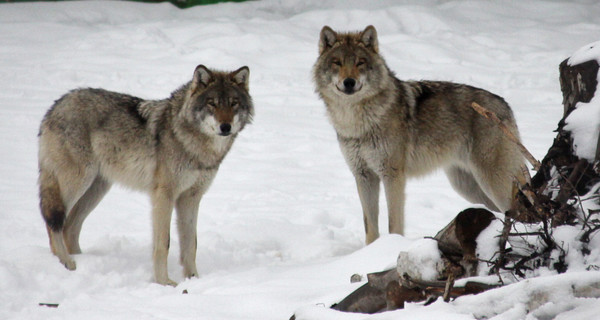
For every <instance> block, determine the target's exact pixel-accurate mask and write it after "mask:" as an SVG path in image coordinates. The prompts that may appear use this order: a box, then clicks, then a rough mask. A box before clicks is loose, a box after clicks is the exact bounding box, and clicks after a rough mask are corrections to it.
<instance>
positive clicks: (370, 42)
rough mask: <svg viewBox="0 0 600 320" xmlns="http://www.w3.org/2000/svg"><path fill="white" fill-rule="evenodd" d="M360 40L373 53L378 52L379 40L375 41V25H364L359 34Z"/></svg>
mask: <svg viewBox="0 0 600 320" xmlns="http://www.w3.org/2000/svg"><path fill="white" fill-rule="evenodd" d="M360 42H362V43H363V44H364V45H365V47H367V48H370V49H371V50H373V51H374V52H375V53H378V52H379V42H378V41H377V30H375V27H373V26H368V27H366V28H365V30H364V31H363V32H361V34H360Z"/></svg>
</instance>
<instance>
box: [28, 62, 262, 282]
mask: <svg viewBox="0 0 600 320" xmlns="http://www.w3.org/2000/svg"><path fill="white" fill-rule="evenodd" d="M248 76H249V69H248V67H242V68H240V69H238V70H237V71H234V72H231V73H228V72H219V71H214V70H210V69H208V68H206V67H205V66H203V65H199V66H198V67H196V69H195V71H194V75H193V79H192V81H190V82H188V83H187V84H185V85H183V86H182V87H181V88H179V89H178V90H176V91H174V92H173V93H172V94H171V97H170V98H168V99H164V100H156V101H151V100H142V99H140V98H137V97H133V96H129V95H125V94H121V93H115V92H110V91H106V90H102V89H78V90H74V91H71V92H69V93H68V94H66V95H64V96H63V97H62V98H60V99H59V100H57V101H56V102H55V104H54V105H53V106H52V107H51V108H50V110H49V111H48V112H47V113H46V115H45V117H44V119H43V120H42V124H41V127H40V132H39V170H40V176H39V187H40V208H41V212H42V216H43V217H44V220H45V221H46V226H47V230H48V235H49V237H50V247H51V249H52V252H53V253H54V254H55V255H56V256H58V258H59V259H60V262H61V263H63V264H64V265H65V266H66V268H67V269H69V270H74V269H75V261H74V260H73V259H72V258H71V257H70V256H69V254H76V253H80V252H81V249H80V247H79V233H80V231H81V226H82V224H83V221H84V220H85V218H86V217H87V215H88V214H89V213H90V211H92V210H93V209H94V208H95V207H96V205H97V204H98V202H99V201H100V200H101V199H102V197H103V196H104V195H105V194H106V192H107V191H108V190H109V188H110V186H111V184H112V183H113V182H118V183H121V184H123V185H125V186H128V187H130V188H133V189H138V190H143V191H146V192H148V193H149V194H150V197H151V201H152V226H153V264H154V277H155V281H156V282H158V283H160V284H168V285H175V282H173V281H172V280H170V279H169V277H168V274H167V255H168V250H169V239H170V222H171V213H172V211H173V208H175V209H176V211H177V227H178V231H179V240H180V246H181V253H180V258H181V264H182V265H183V269H184V275H185V276H186V277H194V276H197V274H198V272H197V270H196V246H197V243H196V222H197V217H198V206H199V203H200V198H201V197H202V195H203V194H204V193H205V192H206V190H207V189H208V187H209V185H210V184H211V182H212V180H213V178H214V177H215V175H216V173H217V170H218V169H219V165H220V164H221V161H222V160H223V158H224V157H225V155H226V154H227V152H228V151H229V149H230V148H231V145H232V144H233V141H234V140H235V138H236V136H237V135H238V133H239V132H240V131H241V130H242V129H243V128H244V126H245V125H246V124H248V123H250V121H251V120H252V115H253V112H254V108H253V105H252V100H251V97H250V95H249V91H248V80H249V79H248Z"/></svg>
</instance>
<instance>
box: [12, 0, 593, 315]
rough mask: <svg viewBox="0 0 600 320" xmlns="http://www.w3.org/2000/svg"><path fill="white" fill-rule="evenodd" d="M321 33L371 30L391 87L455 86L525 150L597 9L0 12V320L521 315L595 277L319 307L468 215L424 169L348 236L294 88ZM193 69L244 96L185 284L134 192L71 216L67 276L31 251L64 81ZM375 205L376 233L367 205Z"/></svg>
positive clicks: (323, 148)
mask: <svg viewBox="0 0 600 320" xmlns="http://www.w3.org/2000/svg"><path fill="white" fill-rule="evenodd" d="M326 24H327V25H330V26H331V27H333V28H334V29H339V30H348V29H350V30H359V29H363V28H364V27H365V26H366V25H368V24H373V25H375V26H376V27H377V30H378V34H379V37H380V39H379V40H380V48H381V51H382V53H383V55H384V57H385V58H386V61H387V62H388V65H389V66H390V67H391V68H392V69H393V70H394V71H395V72H396V74H397V75H398V76H399V77H400V78H403V79H434V80H451V81H456V82H463V83H467V84H470V85H474V86H477V87H482V88H485V89H488V90H490V91H492V92H494V93H496V94H499V95H501V96H503V97H505V99H506V100H507V101H508V102H509V104H510V105H511V106H512V108H513V110H514V113H515V115H516V118H517V123H518V125H519V127H520V129H521V136H522V139H523V141H524V144H525V145H526V146H527V147H528V148H529V150H530V151H531V152H532V153H533V155H534V156H536V157H537V158H542V156H543V155H544V154H545V153H546V151H547V148H548V147H549V146H550V144H551V141H552V139H553V137H554V133H553V132H552V130H554V129H555V128H556V123H557V122H558V120H559V119H560V117H561V116H562V105H561V101H562V96H561V93H560V87H559V83H558V64H559V63H560V62H561V61H562V60H563V59H565V58H567V57H568V56H569V55H570V54H572V53H573V52H574V51H575V50H576V49H578V48H580V47H581V46H583V45H585V44H587V43H591V42H594V41H597V40H598V35H600V6H599V5H598V4H595V3H594V1H576V2H567V1H518V2H517V1H510V2H508V1H485V2H483V1H482V2H474V1H433V0H431V1H416V0H415V1H393V0H383V1H362V0H361V1H358V0H349V1H343V0H339V1H333V0H290V1H276V0H264V1H250V2H245V3H241V4H219V5H213V6H204V7H195V8H191V9H187V10H179V9H177V8H175V7H173V6H171V5H169V4H155V5H149V4H139V3H128V2H112V1H111V2H104V1H101V2H97V1H93V2H66V3H65V2H63V3H20V4H12V3H3V4H0V69H1V70H2V71H1V72H0V88H1V89H0V146H1V150H2V152H1V155H0V161H1V164H2V166H0V179H2V180H1V182H2V183H0V204H1V206H0V219H1V221H2V223H0V239H1V241H0V319H107V318H111V319H192V318H193V319H287V318H289V316H290V315H291V314H292V313H294V311H296V310H298V312H299V313H298V314H299V316H304V317H305V319H366V318H368V319H393V318H401V317H411V318H415V319H431V318H443V319H471V318H472V317H473V316H472V312H479V313H477V314H482V313H484V312H485V310H483V308H484V306H486V305H490V304H491V303H492V302H494V301H498V300H500V301H504V302H505V303H504V304H503V305H505V306H506V307H505V308H502V307H498V308H497V309H495V310H497V311H494V312H495V313H494V314H500V316H499V317H500V318H502V319H521V318H524V317H525V316H524V314H525V310H527V306H521V305H519V306H517V307H515V308H512V309H511V308H510V307H508V305H510V306H512V305H513V304H514V302H516V301H515V299H516V297H518V296H517V295H515V294H513V293H515V292H535V290H536V288H540V286H542V285H545V284H547V283H550V284H555V285H556V286H559V287H561V288H568V287H570V285H571V284H575V283H579V282H578V281H582V280H581V279H582V278H584V279H585V278H586V277H590V279H596V280H597V279H598V278H600V276H599V275H598V274H597V273H591V272H590V273H576V274H573V275H569V274H567V275H563V276H553V274H552V273H551V272H549V273H548V275H546V278H543V279H539V281H538V282H536V281H535V280H536V279H534V280H532V281H530V282H528V283H527V284H523V285H522V286H523V287H516V288H515V287H507V288H505V289H504V290H505V291H502V292H500V293H492V292H490V293H487V294H485V295H482V296H476V297H469V298H465V299H459V300H458V301H456V302H455V303H452V304H444V303H441V302H438V303H435V304H434V305H432V306H429V307H422V306H421V305H419V304H415V305H410V306H409V307H407V309H406V310H400V311H395V312H392V313H388V314H381V315H375V316H365V315H347V314H340V313H337V312H333V311H330V310H327V309H326V308H323V307H322V306H321V307H320V306H318V304H323V305H329V304H330V303H333V302H336V301H338V300H339V299H341V298H342V297H344V296H345V295H346V294H348V293H349V292H351V291H352V290H353V289H354V288H356V287H357V286H359V285H360V284H350V283H349V278H350V275H352V274H353V273H362V274H365V273H367V272H374V271H379V270H382V269H384V268H386V267H390V266H392V265H393V264H394V263H395V260H396V257H397V254H398V252H399V251H400V250H401V249H402V248H406V247H407V246H409V245H410V244H411V243H412V242H413V241H414V240H416V239H419V238H420V237H422V236H426V235H433V234H434V233H435V232H437V231H438V230H439V229H441V228H442V227H443V226H444V225H445V224H446V223H448V222H449V221H450V220H451V219H452V218H453V217H454V216H455V215H456V214H457V213H458V212H459V211H461V210H462V209H464V208H466V207H468V206H471V205H470V204H469V203H468V202H466V201H465V200H463V199H462V198H460V196H458V195H457V194H456V193H455V192H454V191H452V189H451V187H450V185H449V183H448V182H447V181H446V179H445V177H444V176H443V175H442V174H441V173H436V174H433V175H431V176H429V177H427V178H424V179H422V180H416V181H411V182H410V183H409V185H408V187H407V199H408V200H407V208H406V212H407V235H406V238H405V237H400V236H384V237H383V238H382V239H380V240H379V241H377V242H376V243H374V244H373V245H371V246H369V247H366V248H365V247H364V245H363V241H364V231H363V226H362V214H361V210H360V205H359V200H358V195H357V194H356V191H355V187H354V179H353V177H352V175H351V174H350V172H349V170H348V169H347V167H346V165H345V163H344V161H343V159H342V156H341V153H340V151H339V148H338V146H337V142H336V139H335V134H334V131H333V129H332V127H331V126H330V125H329V123H328V122H327V120H326V117H325V111H324V107H323V104H322V102H321V101H319V100H318V98H317V96H316V94H314V92H313V85H312V83H311V79H310V70H311V67H312V64H313V63H314V61H315V60H316V56H317V40H318V34H319V31H320V29H321V27H322V26H323V25H326ZM200 63H202V64H205V65H207V66H210V67H215V68H220V69H229V70H233V69H237V68H238V67H240V66H242V65H248V66H249V67H250V70H251V71H250V74H251V77H250V90H251V93H252V95H253V98H254V102H255V106H256V117H255V121H254V123H253V124H252V125H251V126H250V127H248V128H247V129H246V130H245V131H244V132H242V134H240V136H239V138H238V140H237V141H236V143H235V145H234V147H233V149H232V151H231V152H230V154H229V155H228V156H227V158H226V159H225V162H224V163H223V165H222V166H221V169H220V171H219V173H218V175H217V178H216V179H215V181H214V183H213V186H212V187H211V189H210V190H209V192H208V193H207V194H206V196H205V197H204V199H203V201H202V203H201V205H200V219H199V225H198V232H199V239H198V242H199V248H198V258H197V259H198V268H199V272H200V278H198V279H192V280H185V279H183V278H182V276H181V267H180V266H179V265H178V263H177V262H178V243H177V238H176V237H173V239H172V246H171V252H170V256H169V272H170V276H171V278H172V279H174V280H176V281H179V282H181V283H180V285H179V286H178V287H176V288H171V287H162V286H159V285H156V284H153V283H151V278H152V271H151V270H152V265H151V240H150V239H151V235H150V233H151V228H150V215H149V202H148V199H147V197H146V196H145V195H143V194H139V193H135V192H132V191H129V190H125V189H121V188H118V187H113V190H112V191H111V192H110V193H109V195H108V196H107V197H106V198H105V199H104V201H103V202H102V203H101V204H100V205H99V207H98V208H97V209H96V210H95V211H94V212H93V213H92V214H91V215H90V217H89V218H88V219H87V221H86V223H85V224H84V227H83V231H82V236H81V246H82V250H83V251H84V253H83V254H82V255H79V256H77V257H75V259H76V261H77V266H78V269H77V270H76V271H74V272H69V271H67V270H66V269H64V268H63V267H62V266H61V265H60V264H59V263H58V260H57V259H56V258H55V257H54V256H52V254H51V253H50V251H49V249H48V241H47V235H46V231H45V227H44V223H43V221H42V219H41V217H40V214H39V211H38V198H37V186H36V179H37V136H36V135H37V130H38V126H39V122H40V120H41V118H42V116H43V115H44V113H45V112H46V110H47V108H48V107H49V106H50V105H51V104H52V102H53V101H54V100H55V99H57V98H58V97H60V96H61V95H62V94H64V93H65V92H66V91H67V90H70V89H73V88H76V87H103V88H106V89H109V90H114V91H121V92H126V93H130V94H134V95H138V96H140V97H144V98H149V99H150V98H152V99H154V98H164V97H166V96H168V95H169V94H170V92H171V91H172V90H174V89H176V88H177V87H178V86H179V85H181V84H182V83H184V82H186V81H188V80H189V79H190V78H191V75H192V71H193V69H194V67H195V66H196V65H198V64H200ZM381 210H382V212H383V213H382V216H381V217H380V220H381V221H382V222H384V223H382V226H381V230H382V233H384V234H385V233H386V232H385V230H386V229H387V226H386V224H385V221H386V219H387V217H386V215H385V210H386V207H385V203H384V202H383V201H382V205H381ZM517 285H519V284H517ZM525 286H528V287H527V288H524V287H525ZM184 289H187V292H188V294H186V295H184V294H182V291H183V290H184ZM527 290H529V291H527ZM559 294H560V293H559ZM553 299H554V300H552V299H551V300H550V302H548V303H554V305H549V306H547V307H546V309H544V310H546V312H547V313H546V314H547V315H552V314H561V316H562V315H564V316H563V318H564V319H572V318H575V317H576V318H578V319H593V316H594V315H597V314H598V312H600V306H598V303H597V300H589V299H587V300H586V299H584V298H577V297H575V296H573V295H569V294H567V293H565V294H562V295H559V296H558V297H557V298H556V297H555V298H553ZM40 302H46V303H59V304H60V307H59V308H57V309H52V308H45V307H40V306H38V303H40ZM511 302H513V303H511ZM559 302H560V303H559ZM561 303H562V304H561ZM315 305H317V306H315ZM553 306H554V307H553ZM553 312H554V313H553ZM477 314H476V315H477ZM492 315H493V314H490V315H488V316H492ZM538 317H541V316H540V315H538Z"/></svg>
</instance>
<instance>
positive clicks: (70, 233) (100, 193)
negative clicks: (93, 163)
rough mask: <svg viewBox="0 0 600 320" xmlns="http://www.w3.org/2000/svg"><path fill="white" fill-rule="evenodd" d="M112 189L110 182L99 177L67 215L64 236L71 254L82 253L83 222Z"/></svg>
mask: <svg viewBox="0 0 600 320" xmlns="http://www.w3.org/2000/svg"><path fill="white" fill-rule="evenodd" d="M110 187H111V183H110V182H108V181H107V180H106V179H104V178H102V177H101V176H99V175H98V176H96V178H95V179H94V181H93V182H92V184H91V185H90V187H89V188H88V189H87V190H86V191H85V193H84V194H83V195H82V196H81V198H79V200H77V202H76V203H75V205H74V206H73V208H72V209H71V211H70V212H69V214H68V215H67V220H66V223H65V227H64V230H63V236H64V240H65V244H66V246H67V250H68V252H69V253H70V254H78V253H81V248H80V246H79V234H80V233H81V227H82V225H83V221H84V220H85V218H87V216H88V215H89V214H90V212H92V210H94V208H96V206H97V205H98V203H99V202H100V201H101V200H102V198H104V196H105V195H106V193H107V192H108V190H110Z"/></svg>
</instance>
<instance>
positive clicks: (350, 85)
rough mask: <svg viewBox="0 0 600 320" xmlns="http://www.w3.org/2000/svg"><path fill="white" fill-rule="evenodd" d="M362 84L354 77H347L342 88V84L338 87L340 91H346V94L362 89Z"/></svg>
mask: <svg viewBox="0 0 600 320" xmlns="http://www.w3.org/2000/svg"><path fill="white" fill-rule="evenodd" d="M360 87H361V86H360V84H359V83H358V81H356V79H354V78H346V79H344V80H343V81H342V86H341V88H340V86H338V89H340V91H342V92H344V93H345V94H353V93H355V92H356V91H358V90H360Z"/></svg>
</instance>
